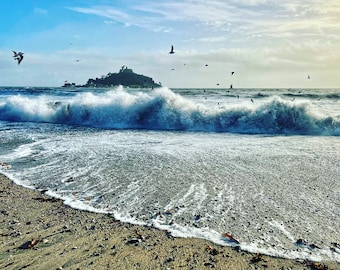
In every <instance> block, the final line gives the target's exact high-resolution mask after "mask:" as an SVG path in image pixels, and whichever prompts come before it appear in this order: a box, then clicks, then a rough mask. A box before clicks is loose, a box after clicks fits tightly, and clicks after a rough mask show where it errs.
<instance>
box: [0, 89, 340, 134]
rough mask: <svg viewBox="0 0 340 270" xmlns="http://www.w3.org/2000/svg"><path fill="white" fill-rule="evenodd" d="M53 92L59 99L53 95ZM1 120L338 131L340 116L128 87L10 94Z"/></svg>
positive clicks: (276, 102)
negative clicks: (63, 93) (198, 99)
mask: <svg viewBox="0 0 340 270" xmlns="http://www.w3.org/2000/svg"><path fill="white" fill-rule="evenodd" d="M57 98H58V99H57ZM0 120H2V121H14V122H46V123H55V124H66V125H77V126H86V127H96V128H107V129H146V130H177V131H203V132H234V133H245V134H296V135H332V136H339V135H340V121H339V119H335V118H334V117H330V116H323V117H320V116H318V115H317V114H315V113H312V112H311V109H310V106H309V105H308V103H303V104H302V103H301V104H298V103H292V102H287V101H283V100H281V99H280V98H278V97H273V98H271V99H270V100H269V101H267V102H266V103H264V104H262V105H260V106H257V107H255V106H252V107H250V106H246V105H244V106H241V105H239V106H238V107H227V106H225V107H219V108H216V107H211V106H210V107H209V106H207V105H205V104H203V103H195V102H193V101H191V100H188V99H186V98H184V97H183V96H181V95H179V94H176V93H174V92H172V91H171V90H169V89H167V88H160V89H156V90H154V91H152V92H148V93H145V92H135V93H128V92H127V91H125V90H124V89H117V90H112V91H107V92H104V93H96V94H95V93H91V92H87V93H78V94H76V95H75V96H72V97H67V99H66V98H61V97H60V96H59V97H56V96H52V97H51V96H46V95H44V96H22V95H16V96H10V97H7V98H6V99H5V100H4V101H3V102H1V103H0Z"/></svg>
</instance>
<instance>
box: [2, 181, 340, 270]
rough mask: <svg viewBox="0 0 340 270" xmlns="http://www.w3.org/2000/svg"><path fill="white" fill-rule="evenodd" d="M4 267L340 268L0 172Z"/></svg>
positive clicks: (334, 264) (338, 265)
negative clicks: (132, 220)
mask: <svg viewBox="0 0 340 270" xmlns="http://www.w3.org/2000/svg"><path fill="white" fill-rule="evenodd" d="M0 239H1V241H0V268H1V269H209V268H213V269H234V270H237V269H280V270H283V269H286V270H288V269H291V270H292V269H340V264H339V263H337V262H311V261H304V260H290V259H284V258H278V257H271V256H267V255H262V254H252V253H249V252H246V251H242V250H239V249H237V248H233V247H226V246H219V245H217V244H214V243H211V242H209V241H208V240H203V239H196V238H175V237H173V236H172V235H171V234H170V233H168V232H167V231H162V230H159V229H156V228H152V227H148V226H140V225H133V224H129V223H123V222H121V221H117V220H115V219H114V218H113V217H112V216H111V215H108V214H100V213H93V212H88V211H84V210H78V209H74V208H71V207H69V206H67V205H65V204H64V203H63V201H62V200H60V199H55V198H52V197H49V196H47V195H45V194H44V193H42V192H40V191H38V190H32V189H28V188H25V187H22V186H20V185H17V184H15V183H14V182H13V181H11V180H10V179H8V178H7V177H6V176H4V175H2V174H0Z"/></svg>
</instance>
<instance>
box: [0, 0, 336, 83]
mask: <svg viewBox="0 0 340 270" xmlns="http://www.w3.org/2000/svg"><path fill="white" fill-rule="evenodd" d="M0 9H1V10H2V15H1V17H0V36H1V38H0V72H1V75H0V85H7V86H16V85H20V86H21V85H22V86H60V85H62V84H63V83H64V81H65V80H68V81H69V82H75V83H77V84H85V83H86V81H87V79H89V78H95V77H100V76H101V75H106V74H107V73H109V72H117V71H118V70H119V69H120V67H121V66H122V65H126V66H128V67H129V68H132V69H133V70H134V71H135V72H136V73H139V74H144V75H146V76H149V77H152V78H153V79H154V80H155V81H156V82H162V84H163V85H165V86H168V87H201V88H208V87H211V88H213V87H226V88H228V87H229V85H230V84H233V86H234V87H236V88H237V87H255V88H261V87H286V88H294V87H302V88H307V87H308V88H313V87H340V76H339V74H340V50H339V48H340V46H339V45H340V26H339V25H340V2H339V1H338V0H328V1H321V0H309V1H306V0H285V1H281V0H280V1H279V0H209V1H206V0H167V1H163V0H158V1H152V0H146V1H138V0H116V1H114V0H86V1H85V0H58V1H46V0H31V1H27V0H1V1H0ZM171 45H174V47H175V54H173V55H170V54H169V53H168V52H169V50H170V47H171ZM12 50H15V51H22V52H24V56H25V58H24V60H23V61H22V63H21V64H20V66H18V64H17V63H16V62H15V61H14V59H13V58H12ZM206 65H208V66H206ZM231 71H235V74H234V75H233V76H232V77H231V76H230V72H231ZM308 74H309V75H310V76H311V79H307V76H308ZM217 84H219V86H217Z"/></svg>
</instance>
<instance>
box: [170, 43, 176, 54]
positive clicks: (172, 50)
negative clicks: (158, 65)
mask: <svg viewBox="0 0 340 270" xmlns="http://www.w3.org/2000/svg"><path fill="white" fill-rule="evenodd" d="M169 53H170V54H174V53H175V52H174V46H173V45H171V51H170V52H169Z"/></svg>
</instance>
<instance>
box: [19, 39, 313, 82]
mask: <svg viewBox="0 0 340 270" xmlns="http://www.w3.org/2000/svg"><path fill="white" fill-rule="evenodd" d="M174 53H175V51H174V46H173V45H171V49H170V52H169V54H174ZM13 58H14V60H16V61H18V65H20V63H21V61H22V60H23V59H24V53H23V52H16V51H13ZM79 61H80V60H78V59H77V60H76V62H79ZM205 66H208V64H206V65H205ZM172 70H174V69H172ZM234 74H235V72H234V71H232V72H231V76H233V75H234ZM307 79H310V75H308V77H307ZM217 85H219V83H218V84H217ZM232 88H233V85H232V84H231V85H230V89H232Z"/></svg>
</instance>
